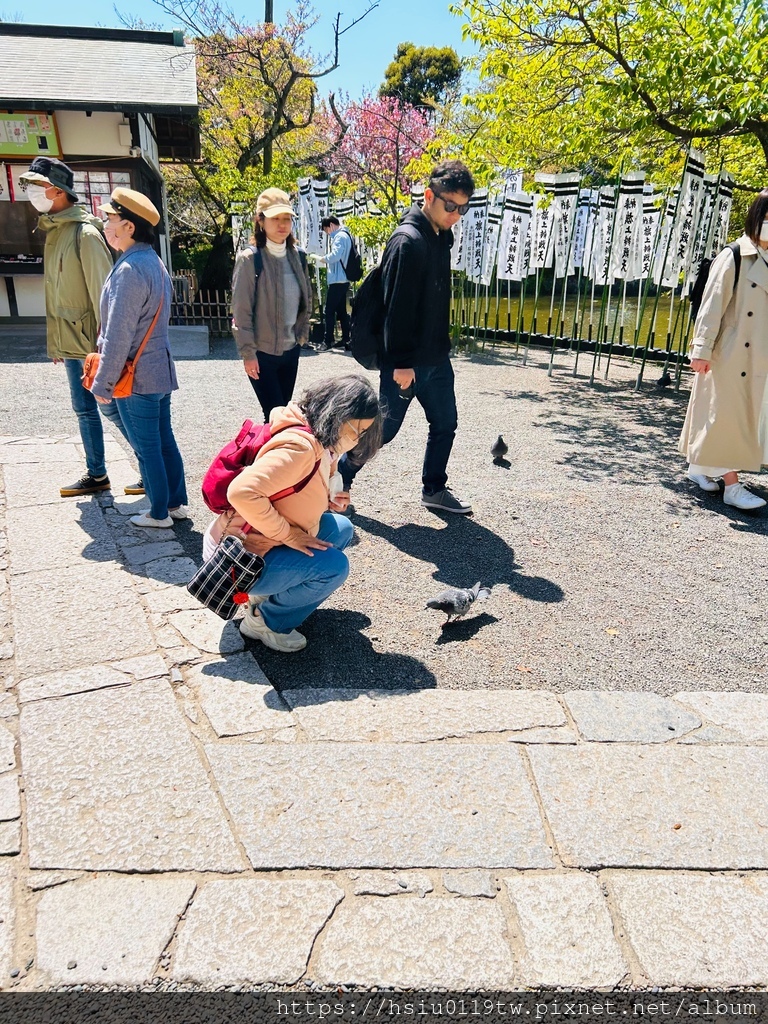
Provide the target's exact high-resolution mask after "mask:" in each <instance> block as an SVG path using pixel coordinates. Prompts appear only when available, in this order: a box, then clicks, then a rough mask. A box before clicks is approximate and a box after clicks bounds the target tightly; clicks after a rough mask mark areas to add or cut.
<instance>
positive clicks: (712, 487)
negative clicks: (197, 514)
mask: <svg viewBox="0 0 768 1024" xmlns="http://www.w3.org/2000/svg"><path fill="white" fill-rule="evenodd" d="M688 479H689V480H690V481H691V483H692V484H696V486H697V487H700V488H701V489H702V491H709V492H710V493H711V494H714V492H715V491H719V490H720V484H719V483H718V482H717V480H713V479H712V477H711V476H704V474H703V473H691V471H690V470H689V471H688ZM171 515H173V513H171Z"/></svg>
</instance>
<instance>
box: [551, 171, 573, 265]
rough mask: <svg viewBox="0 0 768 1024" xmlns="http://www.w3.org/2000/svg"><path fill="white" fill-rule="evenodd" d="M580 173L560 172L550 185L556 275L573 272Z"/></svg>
mask: <svg viewBox="0 0 768 1024" xmlns="http://www.w3.org/2000/svg"><path fill="white" fill-rule="evenodd" d="M580 178H581V175H579V174H558V175H555V179H556V180H555V181H553V182H552V184H551V185H550V186H549V189H548V191H550V190H551V192H552V194H553V196H554V198H553V200H552V206H551V210H552V240H553V246H554V254H555V277H566V276H567V275H568V274H572V273H573V270H574V264H573V246H572V245H571V236H572V234H573V222H574V219H575V216H576V203H577V200H578V196H579V180H580Z"/></svg>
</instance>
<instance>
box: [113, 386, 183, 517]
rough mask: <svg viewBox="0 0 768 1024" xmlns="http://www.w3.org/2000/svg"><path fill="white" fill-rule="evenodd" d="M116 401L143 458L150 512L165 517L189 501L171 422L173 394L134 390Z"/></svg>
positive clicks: (140, 458)
mask: <svg viewBox="0 0 768 1024" xmlns="http://www.w3.org/2000/svg"><path fill="white" fill-rule="evenodd" d="M114 401H115V405H116V406H117V409H118V412H119V414H120V419H121V420H122V422H123V426H124V427H125V433H126V435H127V437H128V442H129V444H130V445H131V447H132V448H133V450H134V451H135V452H136V458H137V459H138V460H139V469H140V470H141V478H142V480H143V481H144V490H145V491H146V493H147V497H148V498H149V503H150V509H149V514H150V515H151V516H152V518H153V519H165V518H166V516H167V515H168V509H169V508H178V507H179V505H185V504H186V502H187V486H186V483H185V481H184V463H183V462H182V461H181V452H180V451H179V446H178V445H177V444H176V438H175V437H174V436H173V427H172V426H171V396H170V395H169V394H168V395H159V394H158V395H137V394H133V395H129V396H128V397H127V398H116V399H115V400H114Z"/></svg>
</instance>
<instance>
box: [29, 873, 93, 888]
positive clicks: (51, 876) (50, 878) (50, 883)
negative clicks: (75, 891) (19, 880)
mask: <svg viewBox="0 0 768 1024" xmlns="http://www.w3.org/2000/svg"><path fill="white" fill-rule="evenodd" d="M76 878H82V873H81V872H79V871H30V872H29V874H28V875H27V879H26V882H27V887H28V888H30V889H31V890H32V891H33V892H38V891H39V890H40V889H53V888H54V886H57V885H63V884H64V883H65V882H73V881H74V880H75V879H76Z"/></svg>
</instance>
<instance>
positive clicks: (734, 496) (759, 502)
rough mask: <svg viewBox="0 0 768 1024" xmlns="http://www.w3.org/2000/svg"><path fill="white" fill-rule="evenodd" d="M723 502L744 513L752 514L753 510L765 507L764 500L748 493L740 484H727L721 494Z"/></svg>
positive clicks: (750, 492)
mask: <svg viewBox="0 0 768 1024" xmlns="http://www.w3.org/2000/svg"><path fill="white" fill-rule="evenodd" d="M723 501H724V502H725V504H726V505H733V507H734V508H740V509H742V510H743V511H745V512H754V511H755V509H758V508H762V507H763V505H765V499H764V498H760V497H758V496H757V495H756V494H753V493H752V491H748V490H747V488H746V487H745V486H744V484H742V483H735V484H729V485H728V487H726V488H725V491H724V492H723Z"/></svg>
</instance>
